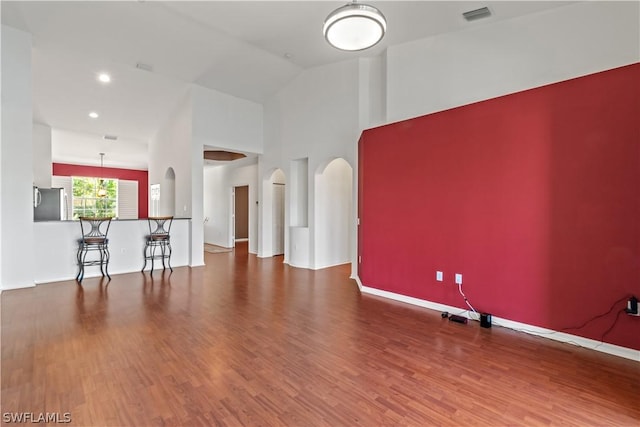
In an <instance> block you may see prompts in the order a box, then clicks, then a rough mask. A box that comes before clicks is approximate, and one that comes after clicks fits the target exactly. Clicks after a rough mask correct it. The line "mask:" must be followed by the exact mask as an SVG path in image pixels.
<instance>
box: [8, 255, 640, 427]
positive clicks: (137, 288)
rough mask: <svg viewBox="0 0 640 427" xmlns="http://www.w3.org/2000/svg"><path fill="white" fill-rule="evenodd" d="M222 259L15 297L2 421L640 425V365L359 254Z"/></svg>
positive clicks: (10, 315)
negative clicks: (504, 324) (493, 321)
mask: <svg viewBox="0 0 640 427" xmlns="http://www.w3.org/2000/svg"><path fill="white" fill-rule="evenodd" d="M205 260H206V263H207V266H206V267H200V268H194V269H189V268H186V267H181V268H174V272H173V274H171V275H169V274H168V273H169V272H168V270H167V271H166V272H165V273H164V274H162V273H161V272H155V273H154V277H153V278H151V277H150V276H149V274H148V273H147V274H142V273H135V274H124V275H114V276H113V280H112V281H111V282H110V283H107V282H105V281H101V280H100V279H98V278H87V279H85V280H84V281H83V283H82V286H78V285H77V284H76V283H75V282H60V283H53V284H46V285H39V286H37V287H36V288H31V289H22V290H14V291H6V292H3V293H2V295H1V298H2V313H1V315H2V397H1V403H2V413H3V414H2V415H3V420H2V421H3V424H5V423H6V421H7V418H6V416H7V413H23V412H28V413H34V415H33V416H35V417H37V415H38V414H39V413H56V412H57V413H59V414H60V417H61V418H62V414H64V413H69V414H70V417H71V423H70V425H77V426H107V425H109V426H154V425H163V426H170V425H180V426H197V425H216V426H269V425H289V426H357V425H363V426H395V425H400V426H426V425H454V426H461V425H482V426H488V425H491V426H495V425H559V424H562V425H580V426H603V425H617V426H620V425H622V426H638V425H640V363H637V362H634V361H631V360H626V359H621V358H617V357H615V356H610V355H606V354H602V353H598V352H595V351H591V350H586V349H582V348H578V347H574V346H571V345H569V344H561V343H558V342H554V341H550V340H546V339H544V338H540V337H533V336H529V335H526V334H524V333H520V332H515V331H511V330H508V329H503V328H499V327H494V328H491V329H482V328H480V327H479V326H478V324H477V323H471V324H468V325H461V324H457V323H453V322H449V321H447V320H443V319H441V317H440V314H439V313H437V312H433V311H430V310H426V309H422V308H419V307H413V306H409V305H405V304H401V303H397V302H393V301H388V300H384V299H381V298H377V297H373V296H368V295H362V294H360V293H359V292H358V288H357V286H356V284H355V283H354V282H353V281H352V280H350V279H348V276H349V269H348V266H341V267H336V268H329V269H326V270H321V271H316V272H313V271H308V270H303V269H295V268H290V267H288V266H285V265H283V264H282V258H281V257H275V258H270V259H258V258H256V257H255V256H253V255H248V254H247V251H246V244H245V245H243V246H242V247H241V248H238V249H236V250H235V251H234V252H232V253H220V254H209V253H207V254H205ZM27 424H29V425H32V424H31V423H27Z"/></svg>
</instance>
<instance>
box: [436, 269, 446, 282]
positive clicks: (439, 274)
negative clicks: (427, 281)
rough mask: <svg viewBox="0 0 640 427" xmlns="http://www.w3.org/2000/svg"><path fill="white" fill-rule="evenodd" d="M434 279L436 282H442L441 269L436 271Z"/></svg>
mask: <svg viewBox="0 0 640 427" xmlns="http://www.w3.org/2000/svg"><path fill="white" fill-rule="evenodd" d="M436 280H437V281H438V282H442V280H444V279H443V274H442V271H436Z"/></svg>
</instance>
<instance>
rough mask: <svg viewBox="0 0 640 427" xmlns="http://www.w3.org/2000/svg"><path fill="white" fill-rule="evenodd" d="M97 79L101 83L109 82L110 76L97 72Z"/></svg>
mask: <svg viewBox="0 0 640 427" xmlns="http://www.w3.org/2000/svg"><path fill="white" fill-rule="evenodd" d="M98 80H99V81H100V82H102V83H109V82H110V81H111V76H110V75H109V74H107V73H100V74H98Z"/></svg>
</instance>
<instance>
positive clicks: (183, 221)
mask: <svg viewBox="0 0 640 427" xmlns="http://www.w3.org/2000/svg"><path fill="white" fill-rule="evenodd" d="M33 230H34V239H35V245H34V247H35V259H36V262H35V267H34V268H35V283H36V284H39V283H47V282H58V281H62V280H73V279H75V277H76V274H77V273H78V265H77V260H76V252H77V250H78V239H80V236H81V233H80V223H79V222H78V221H73V220H63V221H34V223H33ZM190 230H191V220H190V219H189V218H174V220H173V224H172V225H171V248H172V249H173V252H172V255H171V266H172V267H180V266H184V265H189V251H190V248H191V233H190ZM147 234H149V225H148V222H147V220H146V218H145V219H133V220H126V219H123V220H112V221H111V225H110V227H109V235H108V237H109V253H110V254H111V259H110V261H109V274H110V275H111V276H113V275H114V274H122V273H131V272H139V271H140V270H141V269H142V265H143V264H144V258H143V250H144V243H145V238H146V236H147ZM150 264H151V263H147V270H149V269H150V268H151V265H150ZM157 268H158V265H157V264H156V270H157ZM160 269H162V266H160ZM97 276H100V268H99V267H89V268H87V270H86V273H85V278H89V277H97Z"/></svg>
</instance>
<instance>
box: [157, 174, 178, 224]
mask: <svg viewBox="0 0 640 427" xmlns="http://www.w3.org/2000/svg"><path fill="white" fill-rule="evenodd" d="M160 213H161V215H175V214H176V173H175V171H174V170H173V168H172V167H168V168H167V170H166V172H165V173H164V179H163V181H162V185H161V186H160Z"/></svg>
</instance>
